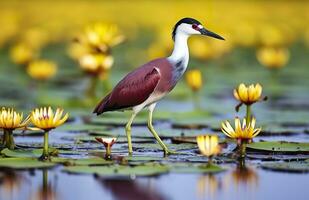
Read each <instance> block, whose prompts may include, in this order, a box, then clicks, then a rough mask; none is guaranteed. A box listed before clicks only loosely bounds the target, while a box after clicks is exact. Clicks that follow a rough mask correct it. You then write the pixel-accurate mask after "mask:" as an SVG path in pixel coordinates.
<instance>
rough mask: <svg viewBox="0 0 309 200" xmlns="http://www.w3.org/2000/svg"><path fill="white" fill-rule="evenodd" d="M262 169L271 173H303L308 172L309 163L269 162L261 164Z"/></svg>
mask: <svg viewBox="0 0 309 200" xmlns="http://www.w3.org/2000/svg"><path fill="white" fill-rule="evenodd" d="M261 166H262V168H263V169H268V170H273V171H284V172H295V173H304V172H309V162H270V163H263V164H262V165H261Z"/></svg>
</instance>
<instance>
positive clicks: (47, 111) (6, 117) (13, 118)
mask: <svg viewBox="0 0 309 200" xmlns="http://www.w3.org/2000/svg"><path fill="white" fill-rule="evenodd" d="M67 119H68V114H65V115H64V116H63V109H60V108H58V109H57V110H56V112H55V113H54V112H53V110H52V109H51V108H50V107H48V108H46V107H44V108H40V109H38V108H37V109H35V110H34V111H32V113H31V114H30V115H29V116H28V117H26V118H25V119H24V118H23V114H22V113H18V112H16V111H15V110H14V109H10V108H4V107H3V108H2V109H1V111H0V128H1V129H3V131H4V134H3V137H2V142H3V144H4V146H5V147H7V148H9V149H14V147H15V144H14V138H13V131H14V130H15V129H25V130H26V129H27V128H28V124H29V123H30V122H31V123H32V124H33V125H35V126H36V127H37V128H38V129H41V130H44V131H45V132H48V131H49V130H51V129H54V128H56V127H58V126H60V125H62V124H63V123H64V122H65V121H66V120H67ZM37 128H29V129H34V130H36V129H37Z"/></svg>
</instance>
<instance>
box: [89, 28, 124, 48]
mask: <svg viewBox="0 0 309 200" xmlns="http://www.w3.org/2000/svg"><path fill="white" fill-rule="evenodd" d="M84 39H85V40H86V42H87V43H88V44H89V45H91V46H94V47H96V48H97V49H98V50H100V51H102V52H106V51H108V50H109V48H110V47H113V46H116V45H118V44H120V43H121V42H123V41H124V36H123V35H122V34H121V33H120V30H119V28H118V26H117V25H116V24H107V23H95V24H91V25H89V26H87V27H86V29H85V32H84Z"/></svg>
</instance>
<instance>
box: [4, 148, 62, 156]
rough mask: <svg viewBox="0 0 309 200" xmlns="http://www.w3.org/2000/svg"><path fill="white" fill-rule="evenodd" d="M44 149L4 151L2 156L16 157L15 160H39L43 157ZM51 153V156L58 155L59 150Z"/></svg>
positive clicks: (51, 150)
mask: <svg viewBox="0 0 309 200" xmlns="http://www.w3.org/2000/svg"><path fill="white" fill-rule="evenodd" d="M42 153H43V149H33V150H28V149H27V150H22V149H16V150H10V149H7V148H6V149H3V150H2V151H1V154H3V155H4V156H6V157H14V158H38V157H40V156H41V155H42ZM49 153H50V154H51V155H58V150H57V149H52V148H50V149H49Z"/></svg>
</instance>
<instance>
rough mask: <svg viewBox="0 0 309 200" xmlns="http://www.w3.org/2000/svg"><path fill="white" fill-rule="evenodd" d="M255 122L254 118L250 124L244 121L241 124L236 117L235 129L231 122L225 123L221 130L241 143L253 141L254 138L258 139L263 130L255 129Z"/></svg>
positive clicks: (222, 124)
mask: <svg viewBox="0 0 309 200" xmlns="http://www.w3.org/2000/svg"><path fill="white" fill-rule="evenodd" d="M255 122H256V120H255V118H252V119H251V121H250V122H247V120H246V119H243V122H242V124H241V120H240V119H239V118H238V117H236V118H235V128H233V127H232V126H231V124H230V122H229V121H224V122H222V123H221V130H222V132H223V133H224V134H225V135H226V136H228V137H229V138H232V139H237V140H239V141H242V140H246V141H251V140H252V138H254V137H256V136H257V135H258V134H259V133H260V132H261V128H255Z"/></svg>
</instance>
